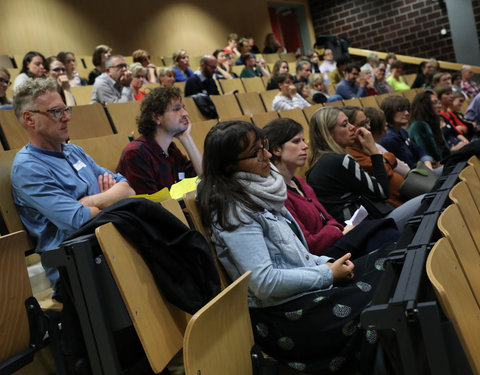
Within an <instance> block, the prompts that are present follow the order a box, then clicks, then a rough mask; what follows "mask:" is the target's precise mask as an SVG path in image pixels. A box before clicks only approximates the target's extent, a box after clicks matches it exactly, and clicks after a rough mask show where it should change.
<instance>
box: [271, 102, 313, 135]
mask: <svg viewBox="0 0 480 375" xmlns="http://www.w3.org/2000/svg"><path fill="white" fill-rule="evenodd" d="M278 116H280V118H291V119H292V120H295V121H296V122H298V123H299V124H300V125H302V127H303V135H304V136H305V140H306V141H307V142H308V133H309V131H308V122H307V119H306V118H305V114H304V113H303V111H302V110H301V109H300V108H294V109H288V110H285V111H278Z"/></svg>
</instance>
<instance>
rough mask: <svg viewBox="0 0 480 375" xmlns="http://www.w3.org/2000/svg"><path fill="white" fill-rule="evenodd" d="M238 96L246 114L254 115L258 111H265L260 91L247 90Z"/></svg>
mask: <svg viewBox="0 0 480 375" xmlns="http://www.w3.org/2000/svg"><path fill="white" fill-rule="evenodd" d="M249 79H252V78H249ZM236 96H237V100H238V103H239V104H240V108H241V109H242V111H243V114H244V115H248V116H253V115H255V114H257V113H265V106H264V105H263V102H262V99H261V98H260V95H259V93H258V92H246V93H244V94H237V95H236Z"/></svg>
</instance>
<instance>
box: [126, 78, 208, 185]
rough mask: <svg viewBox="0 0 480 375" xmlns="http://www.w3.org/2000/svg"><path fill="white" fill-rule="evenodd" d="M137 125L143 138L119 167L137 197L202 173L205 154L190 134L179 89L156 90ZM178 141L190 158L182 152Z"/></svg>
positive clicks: (146, 101)
mask: <svg viewBox="0 0 480 375" xmlns="http://www.w3.org/2000/svg"><path fill="white" fill-rule="evenodd" d="M137 123H138V131H139V133H140V134H142V136H141V137H139V138H137V139H136V140H134V141H133V142H130V143H129V144H128V145H127V147H125V149H124V150H123V152H122V156H121V157H120V161H119V163H118V166H117V171H118V172H119V173H121V174H122V175H124V176H125V177H126V178H127V180H128V181H129V182H130V184H131V185H132V187H133V188H134V189H135V191H136V192H137V194H153V193H155V192H157V191H159V190H161V189H163V188H164V187H168V188H170V186H172V185H173V184H174V183H176V182H178V181H180V180H182V179H184V178H185V177H194V176H196V175H200V174H201V173H202V155H201V154H200V151H199V150H198V148H197V146H196V145H195V143H194V141H193V138H192V136H191V135H190V132H191V130H192V123H191V122H190V119H189V118H188V113H187V111H186V110H185V106H184V104H183V103H182V96H181V93H180V90H179V89H178V88H176V87H159V88H156V89H154V90H152V91H151V92H150V93H149V94H148V95H147V96H145V98H144V99H143V101H142V105H141V108H140V116H139V118H138V119H137ZM174 138H177V139H178V140H179V141H180V142H181V144H182V145H183V147H184V148H185V150H186V151H187V153H188V156H189V157H190V159H188V158H187V157H186V156H185V155H183V154H182V152H181V151H180V150H179V149H178V147H177V146H176V145H175V143H174V142H173V139H174Z"/></svg>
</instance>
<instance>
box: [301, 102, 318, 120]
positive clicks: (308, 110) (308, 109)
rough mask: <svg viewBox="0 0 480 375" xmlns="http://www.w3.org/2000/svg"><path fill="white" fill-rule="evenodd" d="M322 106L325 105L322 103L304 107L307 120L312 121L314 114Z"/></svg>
mask: <svg viewBox="0 0 480 375" xmlns="http://www.w3.org/2000/svg"><path fill="white" fill-rule="evenodd" d="M322 107H323V105H322V104H314V105H312V106H310V107H305V108H303V113H304V114H305V118H306V119H307V121H308V122H310V119H311V118H312V116H313V114H314V113H315V112H317V111H318V110H319V109H320V108H322Z"/></svg>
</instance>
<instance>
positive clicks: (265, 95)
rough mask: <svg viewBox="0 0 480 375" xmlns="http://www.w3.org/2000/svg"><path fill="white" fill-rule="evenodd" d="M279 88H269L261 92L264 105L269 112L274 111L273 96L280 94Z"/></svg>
mask: <svg viewBox="0 0 480 375" xmlns="http://www.w3.org/2000/svg"><path fill="white" fill-rule="evenodd" d="M278 92H279V90H267V91H263V92H261V93H260V97H261V98H262V100H263V105H264V106H265V108H266V109H267V112H271V111H273V108H272V102H273V98H274V97H275V96H276V95H277V94H278Z"/></svg>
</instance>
